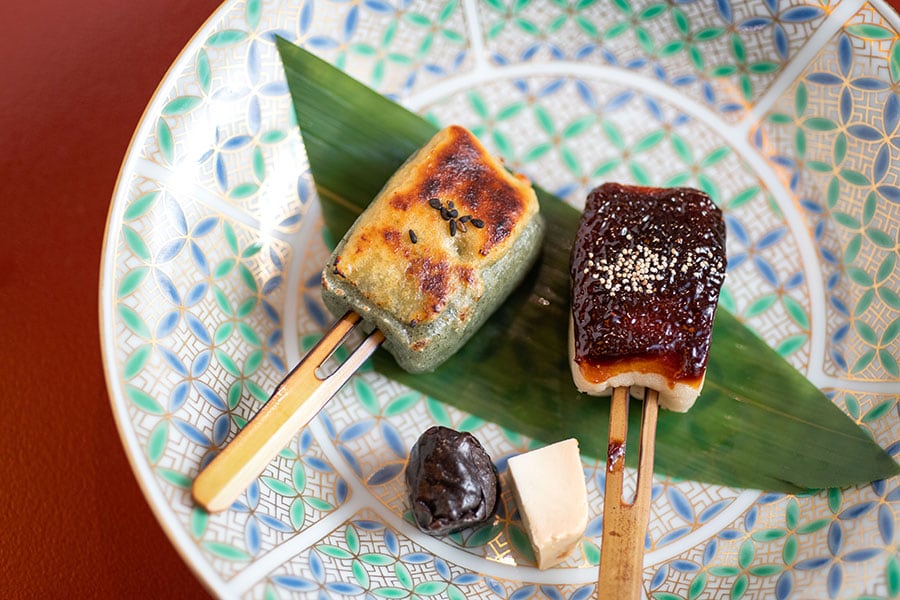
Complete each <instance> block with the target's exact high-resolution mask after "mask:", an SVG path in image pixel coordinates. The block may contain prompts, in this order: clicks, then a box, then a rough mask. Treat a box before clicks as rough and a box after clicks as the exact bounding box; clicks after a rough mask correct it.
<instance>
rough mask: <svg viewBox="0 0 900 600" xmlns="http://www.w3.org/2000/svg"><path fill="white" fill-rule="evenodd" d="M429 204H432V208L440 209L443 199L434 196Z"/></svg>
mask: <svg viewBox="0 0 900 600" xmlns="http://www.w3.org/2000/svg"><path fill="white" fill-rule="evenodd" d="M428 204H429V205H430V206H431V208H436V209H438V210H440V208H441V201H440V200H438V199H437V198H432V199H431V200H429V201H428Z"/></svg>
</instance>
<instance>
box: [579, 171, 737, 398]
mask: <svg viewBox="0 0 900 600" xmlns="http://www.w3.org/2000/svg"><path fill="white" fill-rule="evenodd" d="M725 264H726V259H725V224H724V221H723V220H722V213H721V211H720V210H719V209H718V208H717V207H716V206H715V205H714V204H713V203H712V201H711V200H710V199H709V197H708V196H707V195H706V194H704V193H702V192H699V191H697V190H693V189H688V188H673V189H661V188H648V187H637V186H624V185H619V184H614V183H607V184H604V185H601V186H599V187H597V188H595V189H594V190H592V191H591V193H590V194H589V195H588V198H587V204H586V206H585V211H584V214H583V216H582V219H581V222H580V224H579V228H578V233H577V236H576V240H575V244H574V247H573V249H572V261H571V275H572V310H573V321H574V322H573V326H574V336H575V337H574V341H575V357H574V358H575V361H576V363H577V364H578V365H579V367H580V368H581V370H582V373H583V374H584V375H585V376H586V378H588V379H589V380H592V381H597V382H599V381H603V380H605V379H608V378H609V377H610V376H612V375H615V374H617V373H618V372H621V371H622V370H641V371H644V372H658V373H660V374H662V375H664V376H665V377H666V378H667V379H668V380H669V382H670V385H674V383H676V382H686V383H693V382H699V380H701V379H702V377H703V373H704V371H705V369H706V361H707V357H708V354H709V341H710V332H711V330H712V320H713V316H714V315H715V309H716V303H717V302H718V298H719V289H720V288H721V285H722V282H723V280H724V277H725Z"/></svg>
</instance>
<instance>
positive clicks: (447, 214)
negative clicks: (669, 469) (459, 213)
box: [441, 206, 452, 221]
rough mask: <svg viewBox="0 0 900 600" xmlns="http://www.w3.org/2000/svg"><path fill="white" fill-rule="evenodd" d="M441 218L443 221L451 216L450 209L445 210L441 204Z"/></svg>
mask: <svg viewBox="0 0 900 600" xmlns="http://www.w3.org/2000/svg"><path fill="white" fill-rule="evenodd" d="M441 218H442V219H444V220H445V221H449V220H450V219H451V218H452V217H451V216H450V211H449V210H447V209H446V208H444V207H443V206H442V207H441Z"/></svg>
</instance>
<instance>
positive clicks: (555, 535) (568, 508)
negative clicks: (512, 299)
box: [508, 438, 588, 569]
mask: <svg viewBox="0 0 900 600" xmlns="http://www.w3.org/2000/svg"><path fill="white" fill-rule="evenodd" d="M508 464H509V473H510V476H511V477H512V484H513V486H512V487H513V494H514V496H515V499H516V503H517V504H518V506H519V514H520V515H521V517H522V523H523V524H524V526H525V530H526V531H527V533H528V538H529V539H530V540H531V546H532V548H534V554H535V558H536V559H537V566H538V568H539V569H547V568H550V567H552V566H554V565H557V564H559V563H560V562H562V560H563V559H564V558H565V557H566V555H567V554H569V552H571V551H572V549H573V548H574V547H575V545H576V544H577V543H578V541H579V540H580V539H581V536H582V535H584V530H585V528H586V527H587V522H588V503H587V486H586V484H585V477H584V471H583V470H582V467H581V455H580V453H579V451H578V440H576V439H574V438H572V439H568V440H563V441H561V442H557V443H555V444H551V445H549V446H545V447H543V448H540V449H538V450H532V451H531V452H526V453H524V454H520V455H518V456H514V457H513V458H511V459H509V463H508Z"/></svg>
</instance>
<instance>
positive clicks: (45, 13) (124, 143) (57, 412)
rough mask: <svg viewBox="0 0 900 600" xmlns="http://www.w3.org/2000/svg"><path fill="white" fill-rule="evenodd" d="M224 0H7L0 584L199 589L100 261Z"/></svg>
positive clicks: (1, 168) (145, 594)
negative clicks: (125, 409)
mask: <svg viewBox="0 0 900 600" xmlns="http://www.w3.org/2000/svg"><path fill="white" fill-rule="evenodd" d="M298 1H299V0H298ZM891 4H892V5H893V6H894V7H897V6H898V5H900V0H892V1H891ZM218 5H219V1H218V0H140V1H130V0H124V1H123V0H81V1H74V0H70V1H68V2H66V1H51V0H26V1H24V2H23V1H16V2H13V1H11V0H0V68H2V71H0V76H2V77H3V83H2V86H0V202H2V209H3V213H2V214H3V217H4V218H3V223H2V224H3V232H2V233H0V393H2V396H0V415H2V422H0V423H2V429H0V465H2V470H0V473H2V492H0V527H2V529H0V597H3V598H17V597H29V598H31V597H60V596H67V597H91V598H106V597H113V596H118V597H125V598H132V597H133V598H176V597H177V598H192V597H204V596H206V593H205V590H204V589H203V587H202V586H201V585H200V583H199V582H198V580H197V579H196V578H195V577H194V575H193V574H192V572H191V571H190V570H189V569H188V567H187V566H186V565H185V563H184V562H183V561H182V559H181V557H180V556H179V554H178V552H177V551H176V550H175V549H174V547H173V546H172V545H171V543H170V542H169V540H168V538H167V537H166V536H165V534H164V533H163V530H162V529H161V527H160V526H159V525H158V524H157V522H156V519H155V518H154V516H153V514H152V513H151V511H150V508H149V507H148V505H147V502H146V501H145V500H144V497H143V495H142V493H141V491H140V489H139V487H138V485H137V483H136V480H135V478H134V475H133V474H132V471H131V467H130V466H129V464H128V461H127V459H126V457H125V453H124V451H123V449H122V444H121V442H120V440H119V436H118V433H117V431H116V426H115V423H114V421H113V416H112V411H111V409H110V405H109V400H108V397H107V390H106V383H105V379H104V375H103V366H102V363H101V356H100V342H99V323H98V277H99V267H100V252H101V247H102V243H103V232H104V228H105V224H106V217H107V211H108V209H109V203H110V199H111V196H112V191H113V186H114V185H115V180H116V176H117V174H118V171H119V166H120V164H121V161H122V158H123V156H124V154H125V151H126V149H127V147H128V143H129V141H130V139H131V135H132V133H133V132H134V129H135V127H136V126H137V124H138V121H139V119H140V116H141V114H142V112H143V110H144V107H145V106H146V104H147V102H148V101H149V100H150V98H151V96H152V95H153V92H154V90H155V89H156V87H157V85H158V84H159V82H160V81H161V79H162V77H163V76H164V75H165V73H166V70H167V69H168V67H169V65H171V64H172V62H173V61H174V60H175V58H176V57H177V56H178V53H179V52H180V50H181V49H182V48H183V47H184V46H185V45H186V44H187V42H188V40H189V39H190V38H191V36H192V35H193V33H194V32H195V31H197V30H198V29H199V27H200V26H201V25H202V24H203V22H204V21H205V20H206V19H207V18H208V16H209V15H211V14H212V13H213V11H214V10H215V9H216V8H217V6H218Z"/></svg>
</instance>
